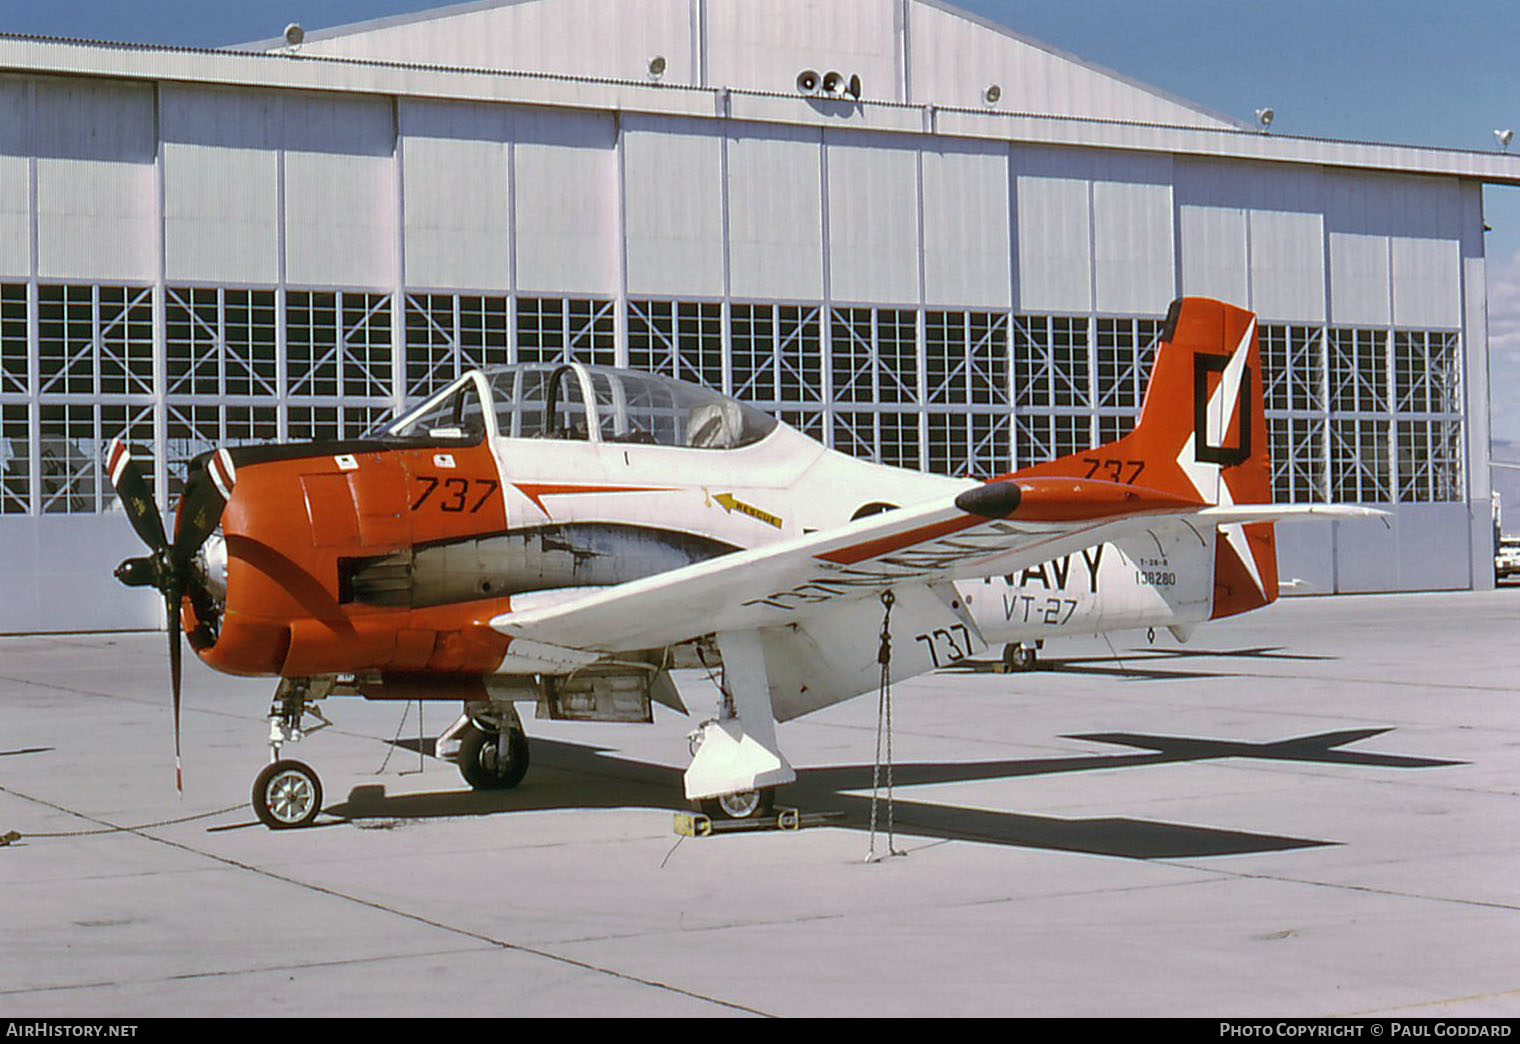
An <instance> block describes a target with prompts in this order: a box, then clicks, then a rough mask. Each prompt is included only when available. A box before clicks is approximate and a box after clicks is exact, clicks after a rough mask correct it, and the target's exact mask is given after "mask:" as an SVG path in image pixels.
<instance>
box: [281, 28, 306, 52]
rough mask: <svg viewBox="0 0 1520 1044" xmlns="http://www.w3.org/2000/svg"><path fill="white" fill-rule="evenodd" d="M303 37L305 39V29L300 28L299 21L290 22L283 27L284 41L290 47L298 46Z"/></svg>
mask: <svg viewBox="0 0 1520 1044" xmlns="http://www.w3.org/2000/svg"><path fill="white" fill-rule="evenodd" d="M304 39H306V30H305V29H302V28H301V26H300V23H298V22H291V23H290V24H289V25H287V26H286V27H285V42H286V43H287V44H289V45H290V46H291V47H295V46H298V45H299V44H300V43H301V41H302V40H304Z"/></svg>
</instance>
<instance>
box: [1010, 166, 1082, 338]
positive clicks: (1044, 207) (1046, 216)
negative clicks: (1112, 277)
mask: <svg viewBox="0 0 1520 1044" xmlns="http://www.w3.org/2000/svg"><path fill="white" fill-rule="evenodd" d="M1013 162H1014V169H1015V171H1016V172H1017V183H1016V184H1017V189H1016V191H1017V193H1018V201H1017V204H1016V207H1015V209H1016V211H1017V213H1018V237H1019V244H1018V250H1019V264H1018V279H1019V292H1018V300H1017V301H1016V302H1015V304H1014V307H1016V308H1018V309H1020V310H1022V311H1050V312H1087V311H1090V310H1091V309H1092V306H1093V301H1092V183H1091V181H1090V180H1089V179H1088V177H1087V176H1086V169H1087V166H1088V165H1087V164H1086V163H1082V165H1081V167H1074V166H1073V164H1074V163H1077V162H1078V160H1077V159H1076V158H1075V157H1072V156H1069V155H1065V154H1063V153H1061V152H1057V151H1055V150H1043V149H1040V150H1034V149H1032V150H1027V151H1016V152H1015V153H1014V155H1013Z"/></svg>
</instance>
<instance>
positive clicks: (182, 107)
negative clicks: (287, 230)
mask: <svg viewBox="0 0 1520 1044" xmlns="http://www.w3.org/2000/svg"><path fill="white" fill-rule="evenodd" d="M281 104H282V103H281V99H280V97H279V96H278V95H275V94H271V93H269V92H260V93H253V92H248V91H232V90H213V89H200V88H187V87H176V86H174V85H172V84H165V85H164V87H163V88H162V94H161V100H160V104H159V127H160V133H161V134H162V136H163V150H164V248H165V249H164V265H165V271H166V273H167V275H168V278H169V279H170V280H171V281H184V282H216V283H265V284H269V283H274V282H276V281H277V280H278V279H279V271H280V262H279V220H280V214H279V198H280V192H279V178H280V165H279V147H280V113H281Z"/></svg>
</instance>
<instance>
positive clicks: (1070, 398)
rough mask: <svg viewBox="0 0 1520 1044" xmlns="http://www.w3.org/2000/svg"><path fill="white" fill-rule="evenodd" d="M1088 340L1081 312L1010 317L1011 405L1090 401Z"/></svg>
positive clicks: (1083, 404) (1079, 404)
mask: <svg viewBox="0 0 1520 1044" xmlns="http://www.w3.org/2000/svg"><path fill="white" fill-rule="evenodd" d="M1087 345H1088V320H1087V318H1086V317H1085V316H1058V315H1016V316H1014V317H1013V398H1014V407H1015V408H1016V409H1020V410H1022V409H1039V408H1042V407H1049V406H1075V407H1082V408H1085V407H1088V406H1090V405H1091V403H1092V390H1091V383H1090V373H1091V369H1090V366H1089V364H1088V351H1087Z"/></svg>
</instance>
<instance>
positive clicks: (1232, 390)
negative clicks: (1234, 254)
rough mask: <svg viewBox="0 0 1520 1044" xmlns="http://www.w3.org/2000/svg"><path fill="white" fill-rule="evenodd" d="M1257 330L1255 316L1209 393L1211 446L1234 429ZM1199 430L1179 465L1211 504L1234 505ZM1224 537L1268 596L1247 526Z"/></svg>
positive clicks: (1227, 531) (1225, 529) (1185, 446)
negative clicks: (1200, 448) (1203, 454)
mask: <svg viewBox="0 0 1520 1044" xmlns="http://www.w3.org/2000/svg"><path fill="white" fill-rule="evenodd" d="M1255 333H1256V320H1255V319H1252V320H1251V323H1250V325H1249V326H1247V327H1246V332H1245V335H1244V336H1243V337H1241V339H1240V343H1239V344H1238V345H1236V346H1235V351H1234V353H1233V354H1232V355H1231V356H1230V361H1229V362H1228V363H1226V364H1225V368H1224V373H1222V374H1221V375H1220V378H1219V386H1218V387H1217V388H1215V389H1214V394H1213V395H1211V396H1209V404H1208V408H1207V410H1206V411H1205V413H1204V423H1205V425H1206V427H1207V429H1208V430H1207V431H1206V432H1205V436H1206V437H1207V438H1208V440H1209V441H1208V445H1210V446H1218V445H1219V444H1220V443H1221V442H1223V441H1224V435H1225V432H1227V431H1229V430H1230V422H1231V421H1232V420H1234V419H1235V408H1236V406H1237V405H1238V404H1239V403H1240V381H1241V377H1242V376H1243V375H1244V373H1245V368H1246V356H1247V354H1248V353H1249V352H1250V349H1251V338H1252V336H1253V335H1254V334H1255ZM1197 440H1198V433H1197V432H1196V431H1195V432H1194V433H1193V434H1191V435H1189V436H1188V440H1187V442H1185V443H1184V444H1183V446H1182V452H1181V453H1179V454H1178V455H1177V466H1178V467H1180V468H1181V469H1182V473H1183V474H1184V475H1186V476H1187V478H1188V481H1189V482H1191V483H1192V484H1193V488H1194V489H1196V490H1197V491H1198V495H1199V496H1200V497H1202V498H1203V499H1204V500H1206V501H1208V502H1209V503H1211V504H1217V505H1219V506H1220V507H1234V506H1235V497H1234V494H1232V493H1231V492H1230V486H1229V483H1227V482H1225V481H1224V479H1223V478H1222V477H1221V476H1220V471H1221V470H1222V469H1221V468H1220V466H1219V465H1218V464H1209V463H1206V462H1204V461H1200V460H1199V459H1198V458H1197V453H1196V452H1195V447H1196V444H1197ZM1220 529H1221V530H1223V532H1224V538H1225V539H1226V540H1227V541H1229V543H1230V546H1231V547H1233V548H1234V549H1235V553H1236V554H1237V555H1238V556H1240V561H1241V562H1242V563H1243V564H1244V565H1245V567H1246V571H1247V572H1248V573H1250V574H1251V582H1252V583H1254V584H1255V585H1256V590H1258V591H1260V592H1261V596H1262V597H1263V598H1265V597H1266V596H1267V587H1266V584H1265V583H1264V582H1263V581H1262V579H1261V571H1260V570H1259V569H1258V568H1257V566H1256V556H1255V555H1253V554H1251V548H1250V546H1249V545H1248V544H1247V543H1246V530H1245V526H1243V525H1238V524H1237V525H1233V526H1221V527H1220Z"/></svg>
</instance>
